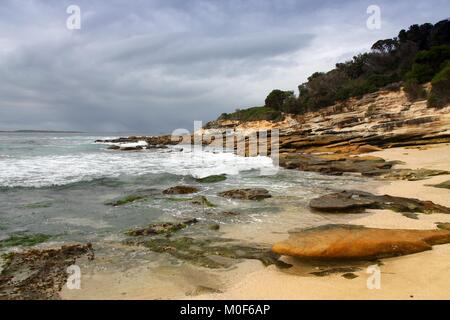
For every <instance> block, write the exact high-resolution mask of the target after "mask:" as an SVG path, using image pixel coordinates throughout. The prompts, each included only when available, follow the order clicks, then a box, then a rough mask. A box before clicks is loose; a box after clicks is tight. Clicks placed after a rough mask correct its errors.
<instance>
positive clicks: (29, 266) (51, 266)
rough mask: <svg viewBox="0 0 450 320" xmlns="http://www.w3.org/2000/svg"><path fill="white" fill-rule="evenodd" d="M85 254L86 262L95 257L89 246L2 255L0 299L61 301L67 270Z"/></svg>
mask: <svg viewBox="0 0 450 320" xmlns="http://www.w3.org/2000/svg"><path fill="white" fill-rule="evenodd" d="M84 255H87V257H88V258H89V259H93V258H94V251H93V249H92V245H91V244H86V245H81V244H77V245H69V246H62V247H61V248H58V249H49V250H30V251H26V252H20V253H16V252H12V253H8V254H6V255H4V256H3V258H4V260H5V264H4V266H3V270H2V272H1V274H0V300H23V299H25V300H40V299H46V300H48V299H60V297H59V294H58V293H59V292H60V291H61V289H62V287H63V285H64V284H65V283H66V282H67V277H68V276H69V274H68V273H67V267H69V266H71V265H73V264H74V263H75V262H76V259H77V258H79V257H81V256H84Z"/></svg>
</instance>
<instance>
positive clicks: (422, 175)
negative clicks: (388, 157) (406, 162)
mask: <svg viewBox="0 0 450 320" xmlns="http://www.w3.org/2000/svg"><path fill="white" fill-rule="evenodd" d="M446 174H450V172H448V171H444V170H430V169H417V170H412V169H394V170H391V171H390V172H389V173H387V174H384V175H383V178H385V179H393V180H408V181H419V180H426V179H429V178H432V177H435V176H440V175H446Z"/></svg>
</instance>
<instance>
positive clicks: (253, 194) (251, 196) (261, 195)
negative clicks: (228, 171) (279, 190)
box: [219, 188, 272, 200]
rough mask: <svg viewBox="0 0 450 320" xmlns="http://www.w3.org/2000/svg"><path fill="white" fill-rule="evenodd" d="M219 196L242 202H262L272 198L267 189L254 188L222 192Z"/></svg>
mask: <svg viewBox="0 0 450 320" xmlns="http://www.w3.org/2000/svg"><path fill="white" fill-rule="evenodd" d="M219 196H221V197H224V198H231V199H240V200H262V199H266V198H270V197H272V196H271V195H270V193H269V191H267V190H266V189H263V188H252V189H250V188H249V189H234V190H228V191H224V192H220V193H219Z"/></svg>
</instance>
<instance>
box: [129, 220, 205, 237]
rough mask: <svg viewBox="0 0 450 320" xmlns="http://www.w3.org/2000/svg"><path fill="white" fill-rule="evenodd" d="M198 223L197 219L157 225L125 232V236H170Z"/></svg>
mask: <svg viewBox="0 0 450 320" xmlns="http://www.w3.org/2000/svg"><path fill="white" fill-rule="evenodd" d="M197 222H198V220H197V219H189V220H185V221H183V222H178V223H175V222H163V223H155V224H151V225H149V226H147V227H145V228H138V229H134V230H128V231H127V232H125V234H126V235H128V236H132V237H139V236H150V235H160V234H165V235H170V234H172V233H174V232H176V231H178V230H181V229H184V228H186V227H187V226H189V225H192V224H195V223H197Z"/></svg>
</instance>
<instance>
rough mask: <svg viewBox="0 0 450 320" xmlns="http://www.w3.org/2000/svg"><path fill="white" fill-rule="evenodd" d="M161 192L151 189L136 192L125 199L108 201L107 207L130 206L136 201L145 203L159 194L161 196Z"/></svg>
mask: <svg viewBox="0 0 450 320" xmlns="http://www.w3.org/2000/svg"><path fill="white" fill-rule="evenodd" d="M160 192H161V191H158V190H155V189H150V190H140V191H136V192H134V193H132V194H128V195H125V196H123V197H119V198H116V199H114V200H111V201H108V202H106V203H105V205H108V206H113V207H119V206H123V205H126V204H130V203H133V202H136V201H143V200H146V199H149V198H151V197H154V196H156V195H158V194H160Z"/></svg>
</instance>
